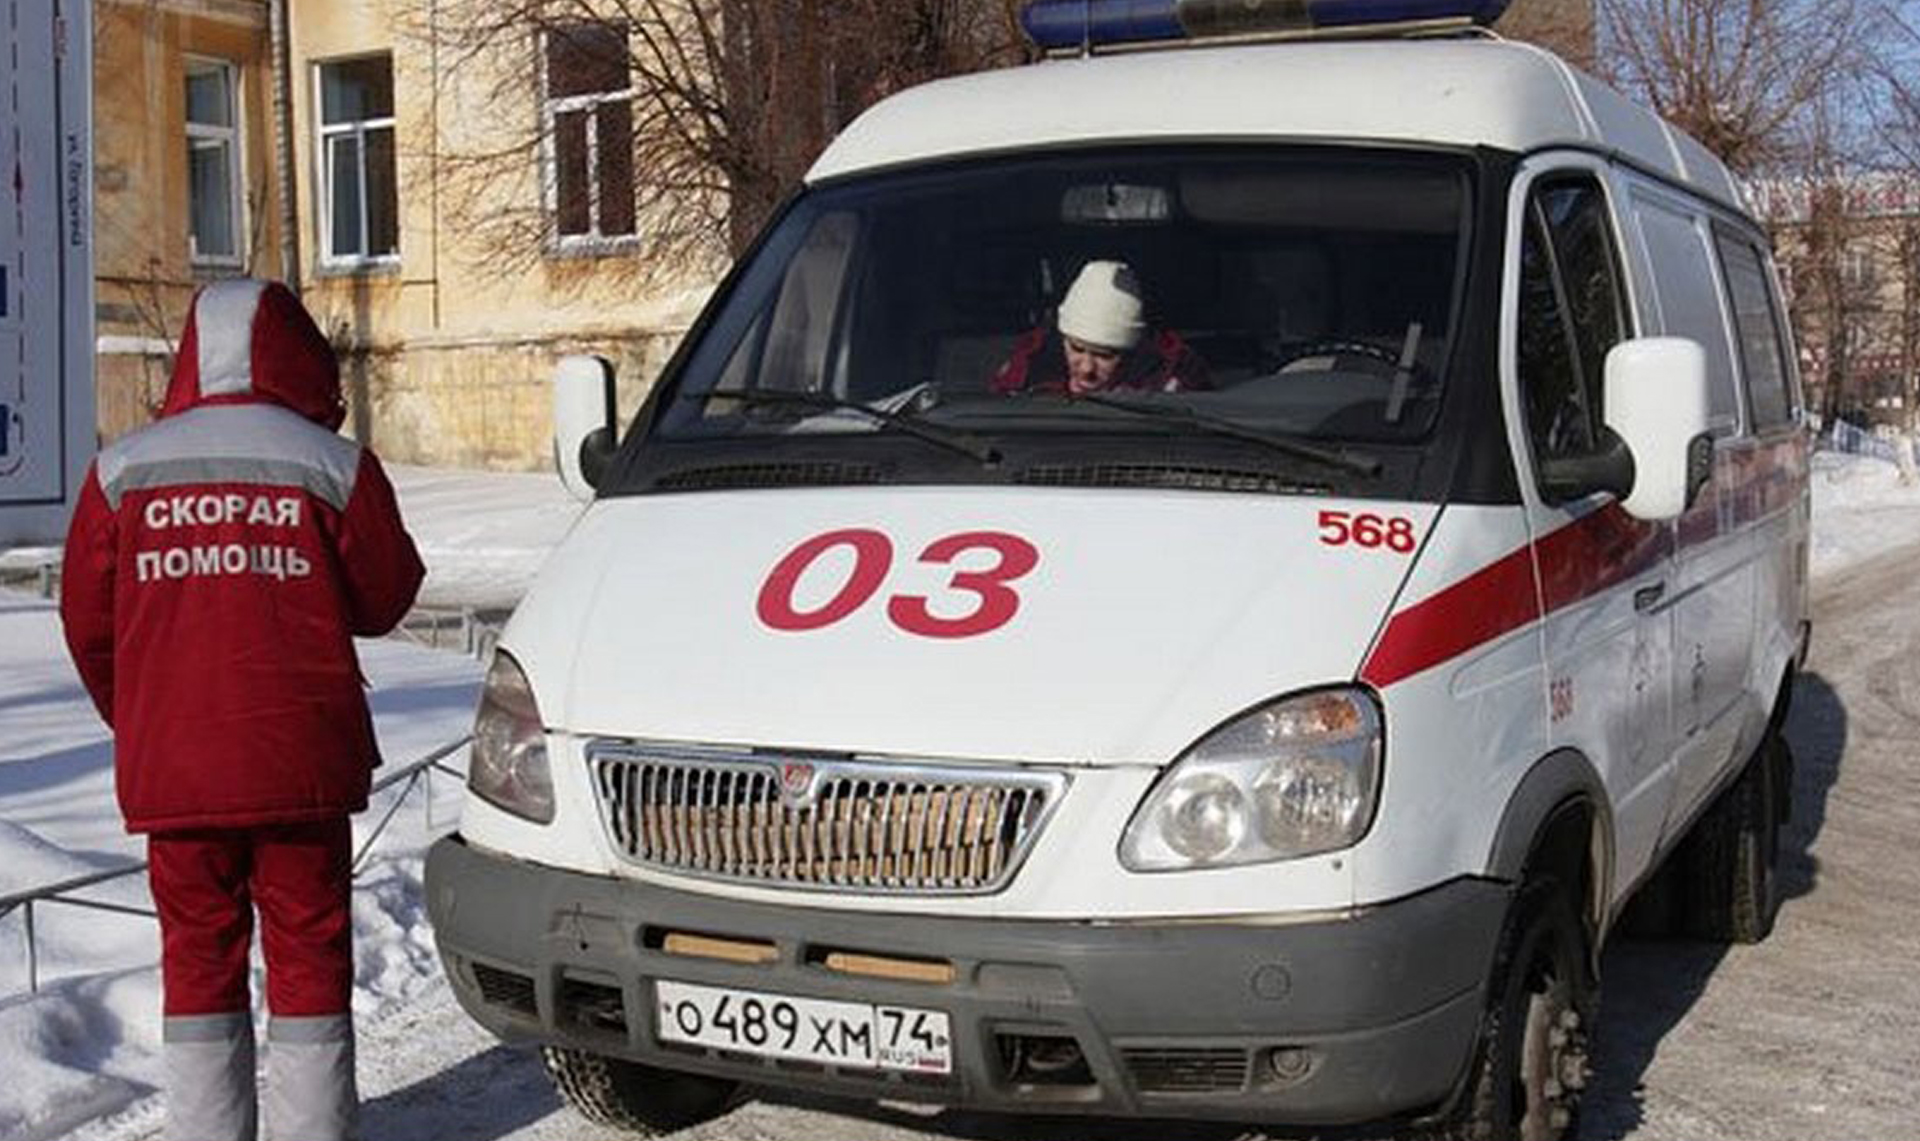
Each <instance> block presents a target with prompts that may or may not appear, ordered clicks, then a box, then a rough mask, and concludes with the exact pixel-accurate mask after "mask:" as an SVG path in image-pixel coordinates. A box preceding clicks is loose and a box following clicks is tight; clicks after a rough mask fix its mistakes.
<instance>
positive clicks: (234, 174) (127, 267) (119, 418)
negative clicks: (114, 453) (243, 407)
mask: <svg viewBox="0 0 1920 1141" xmlns="http://www.w3.org/2000/svg"><path fill="white" fill-rule="evenodd" d="M96 5H97V15H96V20H95V22H96V25H97V27H98V29H99V32H98V46H97V67H96V72H95V89H96V98H97V106H98V111H97V114H96V121H97V142H96V152H95V153H96V164H97V174H96V185H97V189H98V197H97V206H96V229H97V231H98V235H99V237H98V259H97V272H98V276H99V300H98V305H97V317H98V336H99V341H98V344H99V351H100V356H99V367H98V375H97V379H96V383H97V387H98V389H99V392H100V407H101V411H100V425H101V431H102V433H103V435H104V436H106V437H109V438H111V437H114V436H118V435H120V434H122V433H124V432H126V431H128V430H130V429H132V428H134V427H137V426H139V425H140V424H143V423H145V422H146V421H147V419H148V418H149V416H150V414H151V411H152V409H153V408H155V407H157V406H158V404H159V402H160V399H161V397H162V396H163V395H164V392H165V387H166V371H167V365H168V362H169V359H170V356H171V352H172V349H173V340H174V338H175V337H177V335H178V332H179V327H180V322H181V320H182V318H183V317H184V315H185V313H186V309H187V302H188V300H189V299H190V297H191V296H192V292H193V290H194V289H195V288H196V287H197V286H198V285H200V284H202V283H204V282H205V281H208V280H211V279H214V278H218V277H222V276H229V275H233V274H238V273H243V272H244V273H254V274H259V275H262V276H268V277H278V278H283V279H286V278H291V279H292V280H293V281H295V282H296V283H297V285H298V286H299V287H300V289H301V291H302V294H303V298H304V300H305V301H306V303H307V305H308V307H309V308H310V309H312V310H313V312H314V315H315V317H316V319H317V320H318V321H319V322H320V325H321V327H322V328H323V329H325V330H327V331H328V333H329V335H330V336H331V337H332V338H333V340H334V341H335V344H336V346H337V347H338V348H339V349H340V350H341V352H342V359H343V366H344V380H345V384H346V388H347V392H348V400H349V404H350V418H349V421H348V428H349V430H350V431H352V432H353V433H354V434H355V435H356V436H359V437H360V438H362V439H369V440H371V441H373V442H375V443H377V444H378V445H379V446H380V448H381V450H382V453H383V454H384V455H386V456H389V457H391V458H393V459H396V460H400V461H403V462H404V461H411V462H418V463H433V464H448V465H464V466H474V467H504V468H525V467H534V466H539V465H541V464H544V463H545V462H547V455H548V452H549V450H550V444H549V442H548V441H549V437H550V431H549V427H548V424H549V420H548V416H549V412H548V404H547V399H548V398H547V387H546V382H547V378H548V377H549V375H550V374H551V372H552V367H553V362H554V360H555V358H556V357H558V356H559V355H562V354H564V353H569V352H598V353H601V354H603V355H606V356H609V357H611V358H613V359H614V360H615V361H616V362H617V363H618V364H619V365H620V367H621V375H622V377H623V378H627V379H631V381H632V383H630V384H628V383H623V385H622V394H621V395H622V398H623V402H624V403H625V404H626V405H627V406H628V407H632V406H633V405H635V404H637V402H638V399H639V397H640V396H641V394H642V388H643V385H644V383H645V382H646V381H647V380H648V379H649V378H651V377H652V376H653V375H654V374H656V373H657V372H658V371H659V369H660V367H661V365H662V364H663V363H664V361H665V358H666V356H667V354H668V353H669V352H671V350H672V348H673V346H674V345H675V344H676V343H677V342H678V340H679V337H680V334H681V333H682V332H683V331H684V330H685V328H686V326H687V324H688V323H689V322H690V320H691V318H692V316H693V314H694V313H695V312H696V311H697V309H698V305H699V302H700V300H701V299H702V296H703V290H702V289H701V288H700V287H699V285H698V283H695V285H694V286H693V287H692V288H683V289H677V290H676V289H672V288H669V289H667V290H664V291H661V292H658V293H656V294H654V295H650V296H636V295H635V294H634V291H633V290H632V289H631V287H630V286H629V285H628V280H627V279H628V278H629V277H630V274H628V273H626V272H624V269H625V267H623V266H622V265H621V264H620V263H622V262H623V261H626V260H629V259H632V258H635V257H638V256H644V236H643V235H642V234H640V233H638V232H637V227H636V220H635V219H634V218H633V216H632V212H631V210H628V211H626V212H624V213H623V212H622V211H621V210H620V208H619V202H620V188H619V187H618V186H617V185H615V184H614V183H613V182H612V180H610V179H604V177H603V176H604V174H605V172H606V171H607V170H608V169H610V168H617V166H618V164H617V163H612V164H609V163H606V162H595V161H590V157H592V156H589V154H588V153H587V152H586V147H588V146H592V145H595V144H596V143H597V144H598V148H599V150H600V151H601V152H602V154H601V156H600V157H605V155H606V153H609V152H611V151H612V149H613V145H612V144H613V141H614V140H613V139H612V138H611V137H610V136H611V132H610V131H608V130H606V129H605V128H602V129H600V130H599V131H596V132H595V133H594V134H593V135H592V136H591V138H593V140H594V142H593V143H589V142H587V141H586V139H585V138H582V140H581V141H580V142H579V143H577V144H576V145H574V146H571V147H569V146H566V145H561V146H557V147H555V148H554V153H549V154H546V155H544V156H540V157H539V158H535V157H533V156H529V159H528V163H527V165H528V167H529V169H527V170H525V171H521V172H517V177H509V178H507V179H505V180H504V181H505V182H506V183H507V184H509V185H512V186H514V187H515V188H517V189H525V190H526V193H527V195H528V197H529V198H531V199H532V200H533V201H536V202H537V201H539V198H540V195H541V193H542V188H543V186H545V187H547V188H550V190H549V199H548V204H549V207H550V208H552V209H554V210H557V211H563V212H565V213H566V214H568V216H567V217H564V218H562V219H561V220H560V224H559V225H558V226H557V227H556V229H557V230H558V231H559V232H560V235H561V236H560V237H559V238H558V239H557V240H556V241H555V242H554V243H553V244H552V246H551V248H549V249H546V250H542V251H537V253H536V254H535V256H531V257H526V258H520V259H514V264H516V265H518V266H519V267H520V268H518V269H515V270H513V271H511V272H503V271H502V270H501V269H500V268H499V267H500V264H501V261H502V259H500V258H499V257H498V256H496V255H497V254H498V252H499V251H497V250H492V249H488V248H485V247H484V246H482V245H481V244H480V243H479V242H478V241H477V240H476V239H475V237H474V236H473V235H470V234H464V233H462V232H460V231H459V230H458V229H457V228H456V227H454V226H452V225H451V224H449V223H448V222H447V221H446V220H445V219H444V217H443V213H442V208H443V205H444V203H443V199H442V196H441V189H442V182H443V178H442V175H443V173H444V170H443V167H442V165H441V161H440V156H441V155H442V153H443V152H444V151H445V149H446V148H447V147H448V146H449V145H450V144H454V143H472V142H473V141H474V140H472V139H471V138H462V134H463V132H471V131H473V130H476V129H481V128H480V127H479V126H478V125H477V124H474V123H471V122H467V121H464V120H463V119H462V117H461V115H460V114H459V113H458V112H457V110H456V107H457V106H458V101H459V97H460V95H461V90H460V87H459V85H458V82H456V81H455V79H454V77H450V76H449V75H448V74H447V73H446V72H444V71H442V72H440V73H439V75H438V79H439V80H440V82H436V72H435V66H436V62H437V55H436V53H435V52H434V51H433V44H432V43H431V42H425V43H423V42H418V41H414V40H409V39H407V38H406V37H407V35H408V33H407V32H406V31H405V30H404V29H403V27H402V24H401V21H400V18H399V17H400V14H401V11H402V10H403V7H404V5H405V0H364V2H359V3H353V4H342V3H338V2H337V0H286V6H287V23H288V33H289V34H288V36H287V40H288V54H287V65H286V69H285V74H286V76H287V79H288V83H287V89H288V94H289V96H290V108H289V110H290V114H289V115H288V117H287V122H288V125H289V126H290V128H291V138H290V140H289V141H290V143H291V145H290V146H288V147H286V148H285V151H283V150H282V149H281V140H280V137H279V134H278V132H277V131H276V129H275V124H276V114H275V105H274V88H275V79H276V74H277V73H276V70H275V68H274V60H273V51H272V35H271V31H272V11H271V3H270V0H96ZM542 74H543V75H544V74H546V73H545V71H544V70H543V71H542ZM466 81H468V82H478V79H477V78H470V79H468V80H466ZM543 95H544V96H548V97H547V98H543ZM606 95H612V96H613V97H615V98H617V97H618V92H608V93H603V94H596V93H593V92H587V93H585V94H584V99H583V98H582V93H581V92H572V91H570V92H569V93H568V97H570V98H572V99H573V102H571V103H565V102H561V101H560V99H559V98H557V97H553V96H555V93H554V92H545V93H542V92H538V91H530V92H529V93H528V97H527V104H528V106H527V113H528V114H529V115H539V114H542V113H547V114H558V115H566V114H568V113H570V112H572V111H573V110H574V109H575V104H582V105H591V104H594V103H596V102H599V101H604V99H605V96H606ZM606 121H610V120H606ZM596 125H597V124H596ZM582 133H583V135H584V132H582ZM482 142H484V140H482ZM289 151H290V152H291V156H292V163H291V168H292V171H291V173H292V177H291V178H290V179H283V177H282V174H283V172H284V171H285V170H286V166H287V164H284V163H282V162H281V161H280V156H281V155H282V154H283V153H286V152H289ZM602 181H605V182H606V185H605V186H604V187H603V186H601V185H597V183H600V182H602ZM574 184H578V185H574ZM556 186H557V187H559V190H558V192H557V193H554V192H552V191H551V188H553V187H556ZM288 187H290V188H291V189H292V194H291V201H292V209H291V210H289V209H288V200H289V199H288V196H287V195H286V194H285V193H284V192H283V191H284V190H285V189H286V188H288ZM628 201H631V197H630V193H629V197H628ZM579 207H585V212H584V214H580V216H578V217H575V216H573V215H575V214H578V213H579ZM706 276H710V275H706Z"/></svg>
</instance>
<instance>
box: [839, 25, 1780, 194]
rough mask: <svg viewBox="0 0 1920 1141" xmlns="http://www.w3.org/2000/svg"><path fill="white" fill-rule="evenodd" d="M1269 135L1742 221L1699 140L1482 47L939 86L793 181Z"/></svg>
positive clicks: (1230, 52)
mask: <svg viewBox="0 0 1920 1141" xmlns="http://www.w3.org/2000/svg"><path fill="white" fill-rule="evenodd" d="M1275 139H1293V140H1301V141H1308V142H1312V141H1334V140H1339V141H1370V142H1380V143H1389V144H1406V143H1421V144H1439V145H1454V146H1489V147H1496V148H1499V149H1502V150H1508V151H1513V152H1517V153H1527V152H1531V151H1537V150H1542V149H1545V148H1549V147H1557V146H1572V147H1579V148H1583V149H1587V150H1597V151H1601V152H1604V153H1608V154H1611V155H1616V156H1619V157H1622V158H1624V159H1626V160H1627V161H1629V162H1631V163H1633V164H1635V165H1638V166H1641V167H1644V168H1646V169H1648V170H1650V171H1652V172H1654V173H1657V174H1660V175H1663V176H1665V177H1667V178H1669V179H1672V180H1674V181H1676V182H1679V183H1682V184H1684V185H1687V186H1690V187H1692V188H1693V189H1695V190H1697V191H1699V192H1700V193H1702V194H1704V195H1706V196H1708V197H1710V198H1713V199H1716V200H1718V201H1720V202H1722V203H1724V204H1726V205H1729V206H1731V207H1733V208H1735V209H1737V210H1742V211H1743V212H1744V207H1743V206H1742V205H1741V199H1740V196H1739V194H1738V192H1737V191H1736V189H1735V187H1734V183H1733V180H1732V178H1731V177H1730V176H1729V174H1728V173H1727V169H1726V167H1725V166H1723V165H1722V164H1721V163H1720V161H1719V160H1718V159H1716V158H1715V157H1714V156H1713V155H1712V154H1711V153H1709V152H1708V151H1707V149H1706V148H1705V147H1703V146H1701V145H1700V144H1699V143H1698V142H1696V141H1694V140H1693V139H1692V138H1690V137H1688V136H1687V135H1685V134H1683V133H1682V132H1680V131H1679V130H1677V129H1675V128H1673V127H1671V126H1670V125H1668V124H1666V123H1665V122H1663V121H1662V120H1660V119H1659V118H1658V117H1657V116H1655V115H1654V114H1652V113H1651V112H1649V111H1647V110H1645V109H1643V108H1641V107H1638V106H1636V105H1634V104H1633V103H1630V102H1628V101H1627V100H1626V99H1625V98H1623V97H1622V96H1621V95H1620V94H1619V93H1618V92H1615V91H1614V90H1613V89H1612V88H1610V87H1607V86H1606V85H1605V84H1603V83H1601V82H1599V81H1598V80H1596V79H1594V78H1593V77H1591V76H1589V75H1587V74H1585V73H1583V72H1581V71H1579V70H1578V69H1576V68H1574V67H1572V66H1570V65H1568V64H1567V63H1566V62H1565V61H1563V60H1561V59H1560V58H1559V57H1557V56H1555V55H1553V54H1551V53H1549V52H1547V51H1544V50H1541V49H1539V48H1536V47H1533V46H1531V45H1527V44H1521V43H1515V42H1511V41H1506V40H1500V39H1497V38H1493V37H1481V38H1467V39H1444V40H1435V39H1425V40H1423V39H1398V40H1365V41H1332V42H1328V41H1320V42H1312V41H1309V42H1286V43H1264V44H1236V45H1193V46H1180V47H1169V48H1166V49H1159V50H1147V51H1133V52H1126V53H1121V54H1114V55H1096V56H1093V57H1090V58H1066V59H1053V60H1048V61H1046V62H1043V63H1038V64H1034V65H1032V66H1028V67H1015V68H1006V69H1002V70H998V71H990V72H981V73H978V74H974V75H968V76H962V77H959V78H956V79H947V80H941V81H939V82H936V83H929V84H926V85H924V86H921V87H916V88H913V89H911V90H908V91H905V92H902V93H901V94H899V95H895V96H893V97H892V98H889V99H887V100H884V101H883V102H881V103H879V104H877V105H876V106H874V107H873V108H872V109H871V110H869V111H867V112H866V113H865V114H864V115H861V116H860V117H859V118H858V119H857V120H855V121H854V122H853V124H852V125H850V126H849V127H848V128H847V129H846V130H845V131H844V132H842V133H841V135H840V137H839V138H837V139H835V140H834V142H833V144H832V145H831V146H829V147H828V148H827V150H826V152H825V153H824V154H822V155H821V156H820V159H819V161H818V162H816V163H815V164H814V167H813V170H812V171H811V172H810V173H809V174H808V180H809V181H819V180H822V179H828V178H835V177H838V176H841V175H848V174H854V173H857V172H862V171H869V170H875V169H881V168H886V167H894V166H900V165H904V164H909V163H919V162H925V161H929V160H940V159H952V158H959V157H963V156H970V155H979V154H989V153H995V152H1006V151H1018V150H1027V149H1033V148H1047V147H1058V146H1072V145H1076V144H1084V143H1090V142H1120V143H1165V142H1174V141H1180V140H1204V141H1247V140H1275Z"/></svg>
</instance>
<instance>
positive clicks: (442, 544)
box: [389, 465, 580, 609]
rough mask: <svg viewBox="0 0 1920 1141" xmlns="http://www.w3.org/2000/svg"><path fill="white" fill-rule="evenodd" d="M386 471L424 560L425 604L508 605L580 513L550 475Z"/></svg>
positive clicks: (401, 468)
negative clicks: (391, 479)
mask: <svg viewBox="0 0 1920 1141" xmlns="http://www.w3.org/2000/svg"><path fill="white" fill-rule="evenodd" d="M389 473H390V474H391V475H392V477H393V482H394V486H395V488H396V489H397V490H398V492H399V494H400V509H401V511H402V512H403V513H404V514H405V515H406V517H407V524H408V526H409V527H411V528H412V530H413V539H414V542H415V543H416V544H418V546H419V547H420V554H421V556H422V557H423V558H425V559H426V562H427V581H426V583H425V585H424V586H422V587H421V590H420V602H421V604H422V605H427V606H473V607H480V608H502V609H504V608H509V607H511V606H512V605H513V604H514V603H515V602H517V601H519V599H520V596H521V595H523V594H525V593H526V592H527V587H528V586H529V585H530V584H531V583H532V582H533V574H534V572H535V571H537V570H539V569H540V562H541V560H542V559H544V558H546V556H547V552H548V551H549V550H551V549H552V548H553V547H554V545H555V544H557V543H558V542H559V541H560V539H561V537H562V536H564V535H565V534H566V533H567V528H569V527H571V526H572V525H573V521H574V520H575V519H576V518H578V517H579V514H580V503H579V501H578V500H575V499H574V498H573V497H572V496H570V495H568V494H567V492H566V490H565V489H564V488H563V487H561V486H560V481H559V479H557V478H555V477H554V476H553V475H552V474H550V473H519V472H516V473H505V472H493V473H477V472H466V471H445V470H438V469H434V468H418V467H404V466H400V465H393V466H392V467H391V468H390V469H389Z"/></svg>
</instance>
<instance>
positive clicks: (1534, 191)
mask: <svg viewBox="0 0 1920 1141" xmlns="http://www.w3.org/2000/svg"><path fill="white" fill-rule="evenodd" d="M1611 202H1612V200H1611V196H1610V183H1609V178H1608V172H1607V171H1606V169H1605V167H1604V165H1602V164H1599V163H1598V162H1597V161H1596V160H1592V159H1588V158H1586V157H1585V156H1568V157H1565V158H1560V159H1557V160H1554V161H1547V162H1540V163H1538V164H1537V166H1535V167H1533V168H1530V169H1528V170H1527V171H1524V172H1523V174H1522V176H1521V178H1520V179H1519V181H1518V182H1517V184H1516V188H1515V191H1514V196H1513V199H1512V216H1511V217H1510V221H1509V227H1510V236H1509V245H1508V249H1509V250H1510V251H1512V252H1510V254H1509V257H1510V259H1511V261H1512V264H1510V265H1509V267H1508V291H1507V292H1508V297H1509V302H1508V308H1507V314H1506V320H1507V322H1508V326H1507V328H1508V335H1507V338H1506V341H1507V343H1506V346H1505V348H1504V350H1503V358H1505V359H1507V360H1509V361H1510V362H1511V366H1510V368H1509V369H1508V372H1509V374H1510V375H1509V379H1508V381H1507V383H1508V407H1509V408H1510V409H1512V410H1513V414H1510V415H1509V417H1508V432H1509V435H1510V438H1511V439H1512V440H1513V446H1514V453H1515V456H1516V458H1517V459H1518V461H1519V463H1518V467H1519V468H1520V470H1521V474H1522V480H1521V482H1522V488H1521V495H1522V498H1523V499H1524V500H1525V502H1526V505H1527V512H1528V520H1529V525H1530V527H1531V530H1532V535H1533V551H1534V559H1535V563H1536V567H1537V569H1538V581H1539V583H1540V590H1541V592H1542V598H1541V600H1540V601H1541V611H1542V613H1544V614H1545V615H1546V618H1545V631H1544V633H1545V637H1544V653H1545V665H1546V670H1545V677H1546V688H1547V692H1546V693H1545V694H1543V695H1542V700H1543V701H1544V702H1545V706H1546V714H1547V721H1548V739H1549V741H1550V742H1551V744H1552V747H1553V748H1555V749H1569V750H1574V751H1577V752H1578V753H1580V754H1581V755H1582V756H1584V757H1586V758H1587V760H1588V761H1589V762H1590V763H1591V764H1592V765H1593V766H1594V768H1595V770H1596V771H1597V772H1598V773H1599V775H1600V777H1601V779H1602V780H1603V781H1604V782H1605V784H1606V787H1607V790H1608V796H1609V799H1610V800H1611V802H1612V809H1613V819H1614V826H1615V847H1614V853H1613V854H1614V867H1615V869H1616V874H1615V875H1614V877H1613V882H1614V884H1615V885H1616V887H1618V886H1621V885H1624V884H1626V883H1629V882H1631V881H1632V880H1633V879H1634V878H1636V877H1637V876H1638V875H1639V873H1640V871H1641V870H1642V869H1643V868H1644V867H1645V866H1646V865H1647V862H1648V861H1649V860H1650V859H1651V856H1652V853H1653V851H1654V848H1655V845H1656V844H1657V842H1658V840H1659V837H1660V827H1661V824H1662V822H1663V821H1664V820H1665V818H1666V813H1667V808H1668V800H1669V795H1670V790H1671V787H1672V782H1673V779H1674V770H1673V765H1672V737H1671V732H1670V728H1669V719H1668V698H1667V691H1666V678H1667V676H1668V672H1669V669H1670V663H1669V659H1670V657H1671V651H1670V639H1671V624H1670V623H1671V616H1670V614H1669V611H1668V607H1667V605H1666V595H1667V592H1668V591H1669V590H1670V589H1671V584H1670V577H1671V565H1670V564H1671V551H1672V527H1671V525H1670V524H1652V523H1643V522H1641V521H1639V520H1636V519H1634V518H1632V517H1631V516H1629V515H1628V514H1627V513H1626V511H1625V510H1624V509H1623V508H1621V506H1620V504H1619V501H1618V500H1617V499H1616V498H1615V497H1614V495H1613V494H1612V493H1610V492H1605V491H1597V492H1592V493H1588V494H1584V495H1580V496H1578V497H1577V498H1572V499H1568V498H1565V493H1564V492H1557V491H1554V490H1552V489H1550V488H1548V487H1547V485H1546V483H1545V482H1544V480H1543V478H1542V473H1543V468H1544V466H1545V464H1546V463H1547V462H1548V461H1550V460H1553V459H1566V458H1572V457H1576V456H1580V455H1583V454H1587V453H1591V452H1594V451H1596V450H1597V449H1598V448H1600V447H1601V446H1602V444H1603V442H1604V440H1605V436H1604V432H1605V417H1606V408H1605V407H1604V404H1603V394H1604V383H1603V378H1604V368H1605V362H1606V356H1607V352H1608V350H1610V349H1612V348H1613V347H1614V346H1615V345H1617V344H1619V343H1620V342H1621V341H1623V340H1626V339H1627V338H1629V337H1631V336H1632V335H1633V330H1634V326H1635V321H1634V308H1633V304H1634V301H1633V297H1632V295H1631V288H1630V284H1629V280H1630V279H1629V278H1628V276H1627V275H1626V273H1625V272H1624V268H1623V267H1624V262H1623V259H1622V257H1621V243H1620V237H1619V230H1618V227H1617V225H1616V222H1615V218H1616V215H1615V213H1614V211H1613V209H1612V208H1611Z"/></svg>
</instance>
